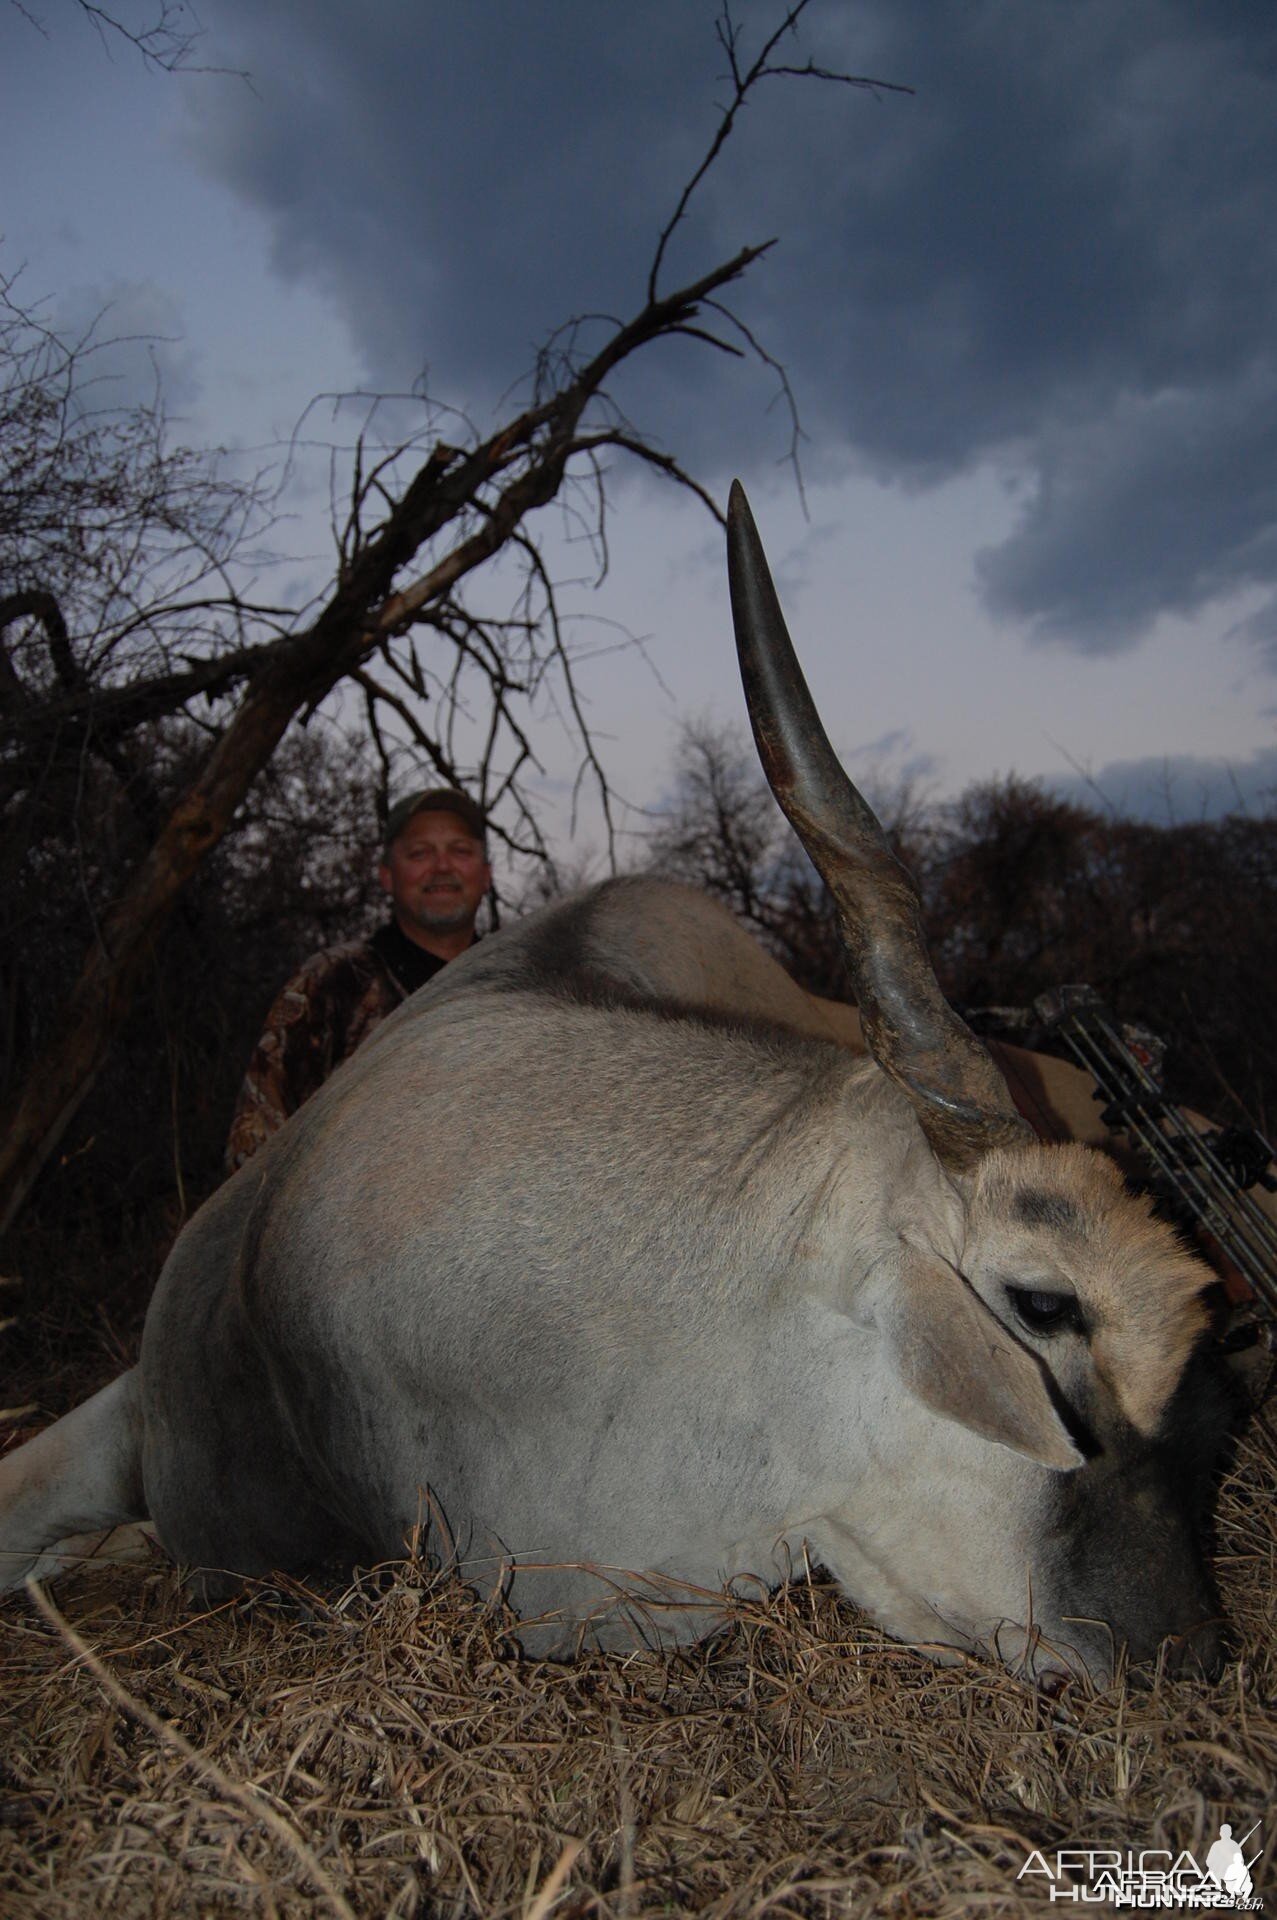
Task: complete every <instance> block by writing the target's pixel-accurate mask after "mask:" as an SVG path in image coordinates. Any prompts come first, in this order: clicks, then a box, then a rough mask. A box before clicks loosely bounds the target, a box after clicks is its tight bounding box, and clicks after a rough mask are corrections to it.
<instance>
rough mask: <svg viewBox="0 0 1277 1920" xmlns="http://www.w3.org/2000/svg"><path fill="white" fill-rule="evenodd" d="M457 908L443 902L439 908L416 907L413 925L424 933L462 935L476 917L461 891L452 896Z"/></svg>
mask: <svg viewBox="0 0 1277 1920" xmlns="http://www.w3.org/2000/svg"><path fill="white" fill-rule="evenodd" d="M452 898H453V899H454V900H455V902H456V904H455V906H447V905H445V904H444V902H443V901H442V900H441V901H440V902H439V905H438V906H437V907H428V906H426V905H424V904H420V903H419V904H417V905H414V907H413V909H412V915H411V918H412V923H413V925H414V926H416V927H420V929H421V931H422V932H423V933H460V932H461V930H462V928H463V927H468V926H470V925H471V924H472V923H473V920H474V915H473V914H472V913H471V911H470V909H469V907H467V905H466V903H465V901H464V900H463V899H462V897H461V894H460V891H458V892H457V893H456V894H455V895H453V896H452Z"/></svg>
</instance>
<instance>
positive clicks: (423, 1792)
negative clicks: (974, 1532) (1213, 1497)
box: [0, 1425, 1277, 1920]
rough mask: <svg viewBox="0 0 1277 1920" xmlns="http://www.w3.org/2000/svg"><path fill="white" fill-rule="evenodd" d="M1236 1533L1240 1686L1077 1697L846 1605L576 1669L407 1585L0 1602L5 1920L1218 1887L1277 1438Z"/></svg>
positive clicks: (1270, 1598) (1237, 1826)
mask: <svg viewBox="0 0 1277 1920" xmlns="http://www.w3.org/2000/svg"><path fill="white" fill-rule="evenodd" d="M1219 1531H1220V1547H1221V1552H1220V1557H1219V1562H1218V1565H1219V1571H1220V1576H1221V1581H1222V1585H1223V1588H1224V1591H1225V1596H1226V1600H1227V1603H1228V1607H1229V1612H1230V1615H1231V1618H1232V1621H1233V1624H1234V1657H1233V1659H1232V1660H1231V1662H1230V1664H1229V1666H1228V1668H1227V1670H1226V1672H1225V1674H1224V1676H1223V1678H1222V1679H1221V1680H1220V1681H1219V1682H1218V1683H1217V1684H1215V1685H1209V1686H1208V1685H1205V1684H1202V1683H1194V1682H1191V1681H1187V1680H1173V1679H1169V1678H1167V1677H1166V1676H1164V1675H1159V1676H1158V1677H1157V1678H1156V1679H1155V1680H1154V1682H1153V1684H1152V1685H1151V1686H1145V1687H1135V1686H1128V1685H1127V1684H1126V1683H1125V1681H1124V1680H1123V1681H1119V1682H1118V1683H1117V1684H1115V1685H1114V1686H1113V1687H1112V1688H1110V1689H1108V1690H1107V1691H1105V1692H1103V1693H1091V1692H1088V1691H1086V1690H1085V1689H1082V1688H1077V1689H1074V1690H1073V1691H1071V1692H1070V1693H1069V1694H1068V1695H1066V1697H1065V1698H1064V1699H1063V1700H1062V1701H1058V1702H1054V1703H1052V1702H1048V1701H1047V1700H1045V1699H1043V1698H1040V1697H1038V1696H1035V1695H1034V1694H1033V1693H1032V1692H1030V1691H1027V1690H1026V1689H1025V1688H1023V1687H1022V1686H1020V1685H1019V1684H1017V1683H1016V1682H1015V1681H1014V1680H1012V1679H1011V1678H1010V1677H1007V1676H1004V1675H1003V1674H1002V1673H1000V1672H998V1671H996V1670H995V1669H993V1668H992V1667H989V1666H986V1665H983V1664H980V1663H977V1662H971V1663H968V1664H965V1665H962V1666H958V1667H953V1668H947V1669H941V1668H938V1667H935V1666H932V1665H929V1664H928V1663H927V1662H926V1661H924V1660H923V1659H921V1658H919V1657H918V1656H917V1655H915V1654H913V1653H910V1652H909V1651H908V1650H907V1649H905V1648H902V1647H899V1646H896V1645H895V1644H893V1643H892V1642H890V1641H887V1640H884V1639H883V1638H882V1636H881V1635H879V1634H877V1633H876V1632H874V1631H873V1629H872V1628H870V1627H869V1626H868V1625H867V1624H866V1622H865V1621H864V1619H863V1618H862V1617H861V1616H860V1615H859V1614H857V1613H856V1612H855V1611H854V1610H853V1609H852V1608H850V1607H848V1606H847V1605H845V1604H844V1603H842V1602H840V1601H839V1600H838V1599H837V1598H836V1597H835V1596H834V1594H833V1593H832V1592H831V1591H830V1590H829V1589H828V1588H825V1587H822V1586H818V1585H817V1586H795V1587H794V1588H792V1589H791V1590H789V1591H788V1592H786V1593H783V1594H781V1595H777V1596H763V1597H760V1599H759V1600H758V1601H757V1603H755V1604H749V1605H742V1606H740V1607H739V1608H738V1609H737V1614H736V1619H735V1624H734V1625H733V1626H732V1628H731V1629H730V1630H729V1631H728V1632H726V1633H724V1634H722V1635H720V1636H719V1637H718V1638H717V1639H716V1640H715V1641H713V1642H712V1643H711V1644H709V1645H707V1646H702V1647H699V1648H696V1649H693V1650H692V1651H691V1652H689V1653H687V1654H684V1655H681V1656H677V1657H675V1656H665V1657H655V1656H650V1655H642V1656H634V1657H632V1658H630V1659H629V1660H619V1659H615V1658H612V1659H604V1658H595V1659H590V1660H584V1661H581V1662H580V1663H578V1664H576V1665H573V1666H558V1665H550V1664H546V1663H539V1662H531V1661H525V1660H521V1659H519V1658H518V1657H517V1656H516V1655H515V1654H514V1653H513V1651H512V1650H511V1648H510V1645H509V1643H508V1642H507V1641H506V1640H505V1639H504V1638H503V1627H504V1625H505V1623H504V1622H503V1620H502V1618H501V1616H500V1615H499V1614H497V1613H493V1612H491V1611H487V1610H485V1609H484V1607H483V1606H482V1604H481V1603H480V1602H479V1601H478V1600H476V1599H474V1598H473V1597H472V1596H470V1595H469V1594H468V1593H466V1592H465V1591H464V1590H463V1589H462V1588H460V1587H459V1586H458V1585H457V1584H455V1583H454V1582H437V1581H436V1582H433V1583H432V1581H431V1578H430V1576H429V1575H428V1574H427V1573H425V1571H424V1570H423V1569H421V1568H419V1567H414V1566H412V1565H405V1566H402V1567H392V1568H385V1569H381V1570H379V1571H378V1572H376V1573H375V1574H372V1575H369V1576H367V1577H366V1578H364V1579H363V1580H361V1581H360V1582H359V1583H357V1584H356V1585H354V1586H352V1587H349V1588H348V1589H346V1590H344V1591H343V1590H342V1588H341V1587H340V1586H337V1585H334V1586H333V1587H332V1588H331V1589H330V1590H328V1591H324V1590H315V1589H305V1590H304V1589H300V1588H298V1589H294V1590H292V1591H290V1592H288V1593H286V1594H283V1595H274V1596H270V1595H265V1594H257V1595H255V1596H253V1597H251V1598H249V1599H245V1600H240V1601H237V1602H234V1603H228V1604H225V1605H223V1606H221V1607H218V1608H215V1609H213V1610H211V1611H205V1612H195V1611H192V1610H191V1609H190V1607H189V1606H188V1604H187V1603H186V1602H185V1601H184V1598H183V1595H182V1592H181V1589H180V1586H179V1584H178V1581H177V1578H176V1576H175V1574H174V1573H173V1572H172V1570H171V1569H170V1568H168V1567H167V1566H166V1565H158V1564H157V1565H156V1566H154V1567H153V1568H149V1569H142V1570H140V1571H139V1570H136V1569H128V1570H113V1569H101V1570H98V1571H97V1572H86V1573H84V1574H79V1575H76V1576H75V1577H74V1578H73V1579H71V1580H69V1581H67V1582H66V1583H64V1584H63V1586H62V1587H61V1588H60V1589H59V1590H58V1591H57V1593H56V1595H55V1596H54V1598H53V1603H52V1604H51V1605H49V1604H47V1603H46V1606H45V1608H43V1609H42V1608H41V1606H40V1605H39V1603H38V1599H37V1598H35V1597H27V1596H24V1597H21V1598H16V1599H12V1600H10V1601H8V1602H7V1603H6V1604H5V1605H4V1607H3V1609H0V1660H2V1662H3V1674H4V1691H3V1704H2V1705H0V1912H2V1913H3V1914H4V1915H5V1916H6V1920H19V1917H29V1920H37V1916H38V1920H73V1917H74V1920H83V1917H84V1916H86V1915H98V1914H110V1915H112V1916H117V1915H118V1916H120V1917H121V1920H131V1917H132V1916H143V1915H145V1916H148V1917H149V1916H152V1915H154V1916H161V1915H163V1916H167V1915H199V1916H208V1915H221V1914H228V1915H229V1914H237V1915H238V1914H245V1915H254V1916H256V1915H261V1916H279V1917H280V1920H283V1917H284V1916H293V1915H301V1914H328V1913H335V1914H342V1915H352V1914H354V1915H360V1916H364V1915H367V1916H377V1917H378V1920H381V1916H392V1915H393V1916H408V1915H446V1914H456V1915H483V1916H497V1915H519V1916H524V1917H525V1920H528V1917H530V1920H542V1916H544V1915H546V1914H549V1913H551V1912H552V1913H553V1914H555V1915H556V1916H559V1917H560V1920H564V1917H565V1916H570V1915H571V1916H576V1915H582V1916H583V1915H587V1914H589V1915H594V1914H598V1915H603V1916H610V1915H615V1916H617V1917H618V1920H620V1916H634V1917H636V1920H637V1916H642V1915H649V1914H669V1913H674V1914H683V1913H695V1914H705V1915H715V1916H724V1917H725V1916H728V1915H731V1916H740V1917H741V1920H744V1917H745V1916H754V1915H764V1914H766V1915H774V1916H780V1915H826V1914H828V1915H844V1914H855V1915H861V1914H864V1915H869V1914H883V1915H890V1916H893V1920H896V1917H898V1920H907V1916H911V1915H923V1914H925V1915H946V1916H948V1915H960V1914H976V1913H979V1914H981V1915H985V1914H988V1915H999V1914H1013V1913H1020V1912H1028V1911H1034V1912H1039V1913H1040V1912H1041V1911H1042V1910H1043V1901H1042V1899H1041V1896H1040V1894H1030V1893H1029V1892H1028V1891H1027V1887H1028V1886H1029V1885H1031V1884H1032V1883H1030V1882H1022V1883H1019V1884H1017V1881H1016V1874H1017V1873H1018V1871H1019V1870H1020V1868H1021V1867H1022V1866H1023V1864H1024V1862H1025V1859H1026V1857H1027V1854H1028V1851H1029V1849H1030V1848H1031V1847H1042V1848H1045V1849H1050V1848H1053V1847H1054V1846H1055V1845H1057V1844H1068V1843H1074V1844H1091V1845H1096V1846H1099V1845H1106V1846H1128V1845H1129V1846H1131V1847H1134V1848H1139V1847H1143V1846H1154V1845H1168V1844H1169V1845H1170V1846H1172V1847H1174V1848H1179V1847H1181V1846H1186V1847H1189V1848H1191V1849H1192V1850H1193V1852H1194V1853H1195V1855H1196V1856H1197V1858H1198V1859H1201V1858H1202V1857H1203V1856H1204V1852H1205V1849H1206V1847H1207V1846H1209V1844H1210V1841H1211V1840H1212V1839H1213V1838H1214V1835H1215V1832H1216V1831H1217V1829H1218V1825H1219V1822H1220V1821H1221V1820H1223V1819H1230V1820H1232V1822H1233V1823H1234V1830H1235V1832H1237V1833H1239V1834H1240V1833H1244V1832H1245V1831H1246V1829H1247V1828H1249V1827H1250V1826H1251V1825H1252V1823H1253V1822H1254V1821H1256V1820H1262V1821H1264V1822H1265V1826H1266V1829H1267V1827H1268V1816H1269V1812H1270V1809H1271V1808H1272V1805H1273V1798H1274V1793H1273V1789H1274V1780H1275V1779H1277V1713H1275V1712H1274V1706H1275V1705H1277V1700H1275V1697H1274V1678H1275V1666H1277V1663H1275V1662H1274V1643H1273V1628H1274V1605H1275V1601H1274V1593H1275V1582H1274V1574H1275V1572H1277V1444H1275V1443H1274V1436H1273V1435H1272V1434H1271V1432H1269V1431H1268V1430H1267V1429H1266V1428H1264V1427H1263V1426H1262V1425H1261V1426H1260V1427H1259V1428H1258V1430H1257V1432H1256V1434H1255V1435H1253V1436H1252V1437H1251V1439H1250V1440H1249V1441H1248V1442H1247V1443H1246V1445H1245V1447H1244V1449H1243V1453H1242V1457H1241V1461H1240V1464H1239V1467H1238V1469H1237V1470H1236V1471H1235V1473H1234V1474H1233V1476H1232V1478H1231V1479H1230V1482H1229V1484H1228V1486H1227V1487H1226V1488H1225V1490H1224V1494H1223V1498H1222V1503H1221V1509H1220V1530H1219ZM55 1608H56V1611H55V1610H54V1609H55ZM1268 1837H1270V1833H1269V1832H1268V1831H1266V1833H1265V1838H1268ZM1266 1859H1267V1856H1265V1859H1264V1860H1263V1861H1261V1863H1260V1866H1261V1868H1262V1867H1263V1866H1264V1865H1265V1864H1266ZM1266 1877H1267V1876H1266V1875H1263V1874H1262V1873H1261V1874H1257V1881H1256V1885H1257V1890H1259V1891H1262V1890H1263V1887H1264V1881H1265V1878H1266ZM1039 1884H1040V1883H1039Z"/></svg>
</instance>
